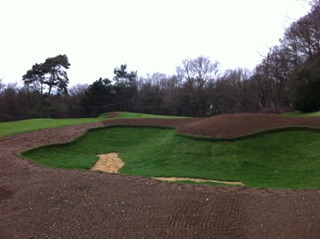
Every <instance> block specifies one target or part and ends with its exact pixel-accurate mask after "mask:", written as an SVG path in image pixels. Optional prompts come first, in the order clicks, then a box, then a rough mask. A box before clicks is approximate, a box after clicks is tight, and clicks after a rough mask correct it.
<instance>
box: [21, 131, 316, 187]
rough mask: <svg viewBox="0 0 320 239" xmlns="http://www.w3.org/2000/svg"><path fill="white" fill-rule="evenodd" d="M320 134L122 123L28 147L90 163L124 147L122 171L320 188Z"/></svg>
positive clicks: (41, 156)
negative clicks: (208, 135) (199, 131)
mask: <svg viewBox="0 0 320 239" xmlns="http://www.w3.org/2000/svg"><path fill="white" fill-rule="evenodd" d="M319 144H320V134H319V133H318V131H312V130H304V131H301V130H300V131H295V130H286V131H283V132H277V133H267V134H262V135H255V136H251V137H247V138H244V139H241V140H236V141H233V142H231V141H221V142H218V141H215V140H213V139H204V138H196V137H185V136H181V135H178V134H176V130H174V129H172V128H152V127H132V126H130V127H129V126H118V127H107V128H102V129H95V130H90V131H89V132H88V133H87V134H86V135H85V136H83V137H81V138H79V139H77V140H76V141H74V142H72V143H69V144H64V145H52V146H45V147H40V148H37V149H33V150H31V151H26V152H23V153H22V155H23V156H24V157H27V158H29V159H32V160H34V161H36V162H38V163H40V164H43V165H46V166H50V167H58V168H71V169H90V168H91V167H92V166H93V165H94V163H95V162H96V160H97V159H98V157H97V156H96V154H99V153H108V152H118V153H119V157H120V158H121V159H122V160H123V161H124V162H125V165H124V167H123V168H122V169H121V170H120V172H121V173H122V174H129V175H139V176H144V177H152V176H158V177H159V176H164V177H170V176H175V177H191V178H204V179H215V180H224V181H240V182H242V183H244V184H246V185H247V186H249V187H261V188H287V189H302V188H319V187H320V174H319V171H320V147H319Z"/></svg>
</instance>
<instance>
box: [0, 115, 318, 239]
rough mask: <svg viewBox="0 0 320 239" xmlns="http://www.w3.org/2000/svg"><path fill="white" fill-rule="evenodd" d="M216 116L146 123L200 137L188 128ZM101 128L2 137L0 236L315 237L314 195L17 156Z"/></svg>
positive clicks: (315, 192) (312, 192) (79, 127)
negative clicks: (46, 163)
mask: <svg viewBox="0 0 320 239" xmlns="http://www.w3.org/2000/svg"><path fill="white" fill-rule="evenodd" d="M219 118H220V119H223V116H221V117H219ZM219 118H215V119H214V117H213V118H212V119H211V118H208V119H187V120H181V121H180V120H179V121H170V122H169V121H161V122H159V121H152V122H153V123H152V124H154V123H156V122H158V123H159V126H180V125H181V128H180V129H181V130H182V129H188V130H189V131H188V130H187V131H186V132H187V133H188V132H189V133H190V132H191V130H190V129H191V128H192V129H195V128H197V127H198V130H199V131H198V133H197V134H199V132H203V131H201V130H200V128H201V127H200V126H199V124H196V125H198V126H197V127H196V125H191V126H192V127H191V126H190V124H193V123H196V122H197V121H198V120H199V121H201V120H204V122H206V120H208V121H211V120H217V119H219ZM289 121H290V120H289ZM118 122H119V121H118ZM120 122H123V121H120ZM130 122H132V123H133V121H130ZM140 122H141V121H140ZM146 122H147V123H150V124H151V121H149V120H148V121H144V122H142V123H143V124H145V123H146ZM234 122H235V121H234ZM109 123H110V122H109ZM244 123H245V122H244ZM265 124H266V125H267V123H265ZM209 125H211V126H210V127H214V126H212V123H210V124H209ZM100 126H102V124H101V123H91V124H84V125H75V126H68V127H62V128H58V129H48V130H41V131H35V132H29V133H25V134H20V135H14V136H9V137H5V138H0V190H3V191H4V192H2V193H0V232H1V233H0V239H8V238H34V239H36V238H164V239H165V238H178V239H179V238H184V239H185V238H262V239H263V238H274V239H277V238H290V239H291V238H293V239H294V238H299V239H300V238H318V237H319V235H320V224H319V221H320V214H319V213H318V212H319V211H320V201H319V196H320V191H319V190H300V191H289V190H267V189H250V188H237V187H217V186H210V185H182V184H169V183H163V182H158V181H155V180H152V179H147V178H141V177H134V176H126V175H120V174H108V173H99V172H92V171H89V170H88V171H84V170H82V171H79V170H61V169H52V168H48V167H43V166H41V165H38V164H35V163H33V162H31V161H29V160H26V159H23V158H21V157H20V156H18V155H17V153H18V152H20V151H22V150H27V149H30V148H33V147H37V146H40V145H43V144H54V143H64V142H69V141H71V140H73V139H75V138H77V137H79V136H81V135H82V134H83V133H84V132H85V130H86V129H88V128H93V127H100ZM183 127H185V128H183ZM221 127H223V126H221ZM230 127H231V125H230ZM246 127H247V126H246ZM264 127H265V126H264ZM226 128H228V127H226ZM240 128H241V127H240ZM260 128H261V127H260ZM254 130H255V128H254ZM194 132H196V130H194ZM212 132H213V131H212ZM245 132H247V131H245ZM218 136H219V135H218Z"/></svg>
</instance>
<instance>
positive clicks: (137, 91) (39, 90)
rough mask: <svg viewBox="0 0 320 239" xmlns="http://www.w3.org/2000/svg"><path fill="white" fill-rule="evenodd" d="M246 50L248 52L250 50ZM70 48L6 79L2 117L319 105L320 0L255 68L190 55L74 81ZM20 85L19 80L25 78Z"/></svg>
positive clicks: (0, 87)
mask: <svg viewBox="0 0 320 239" xmlns="http://www.w3.org/2000/svg"><path fill="white" fill-rule="evenodd" d="M244 57H245V56H244ZM70 66H71V64H70V62H69V60H68V57H67V56H66V55H58V56H55V57H49V58H47V59H45V61H44V62H43V63H39V64H38V63H37V64H34V65H33V66H32V67H31V68H30V69H29V70H27V69H26V70H27V71H26V73H25V74H24V75H23V76H22V82H23V86H18V84H17V83H10V84H4V83H3V82H2V80H1V79H0V120H1V121H10V120H19V119H26V118H35V117H46V118H47V117H59V118H61V117H62V118H64V117H68V118H71V117H96V116H98V115H99V114H101V113H103V112H110V111H134V112H140V113H150V114H160V115H177V116H192V117H206V116H212V115H217V114H224V113H241V112H270V113H281V112H286V111H292V110H298V111H302V112H312V111H319V110H320V1H319V0H315V1H313V6H312V9H311V11H310V12H309V13H308V14H307V15H305V16H303V17H301V18H300V19H298V20H297V21H295V22H293V23H292V24H291V25H290V27H288V28H287V29H286V31H285V32H284V35H283V37H282V38H281V40H280V44H279V45H276V46H273V47H271V48H270V49H269V52H268V54H267V55H266V56H264V58H263V60H262V61H261V63H259V64H258V65H257V66H256V67H255V68H254V69H253V70H252V71H249V70H247V69H242V68H237V69H230V70H227V71H224V72H222V71H221V70H220V68H219V62H218V61H212V60H211V59H209V58H208V57H205V56H199V57H197V58H195V59H185V60H183V61H182V63H181V65H179V66H177V68H176V73H175V74H174V75H166V74H163V73H159V72H157V73H154V74H150V75H147V76H144V77H139V76H138V73H137V72H136V71H131V70H129V69H128V67H127V65H126V64H123V65H121V66H118V67H116V68H115V69H114V76H113V78H112V79H108V78H104V77H103V76H101V78H99V79H93V83H92V84H90V85H89V84H78V85H74V86H72V87H69V79H68V75H67V71H68V69H69V67H70ZM19 85H20V84H19Z"/></svg>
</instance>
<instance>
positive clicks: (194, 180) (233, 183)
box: [153, 177, 245, 186]
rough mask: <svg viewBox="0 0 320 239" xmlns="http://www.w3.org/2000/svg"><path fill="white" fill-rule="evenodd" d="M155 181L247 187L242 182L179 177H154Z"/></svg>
mask: <svg viewBox="0 0 320 239" xmlns="http://www.w3.org/2000/svg"><path fill="white" fill-rule="evenodd" d="M153 179H156V180H160V181H167V182H175V181H192V182H197V183H203V182H204V183H208V182H209V183H223V184H228V185H236V186H245V185H244V184H243V183H241V182H230V181H219V180H212V179H200V178H177V177H168V178H165V177H153Z"/></svg>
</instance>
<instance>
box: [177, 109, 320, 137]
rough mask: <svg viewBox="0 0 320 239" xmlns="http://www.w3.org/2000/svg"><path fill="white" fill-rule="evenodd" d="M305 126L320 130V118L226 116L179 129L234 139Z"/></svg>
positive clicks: (182, 131)
mask: <svg viewBox="0 0 320 239" xmlns="http://www.w3.org/2000/svg"><path fill="white" fill-rule="evenodd" d="M290 126H292V127H293V126H304V127H312V128H320V117H287V116H280V115H274V114H226V115H219V116H214V117H210V118H204V119H199V120H198V121H195V122H192V123H190V124H185V125H182V126H181V127H179V132H180V133H182V134H190V135H199V136H207V137H215V138H232V137H239V136H243V135H247V134H252V133H255V132H258V131H263V130H268V129H274V128H283V127H290Z"/></svg>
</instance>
